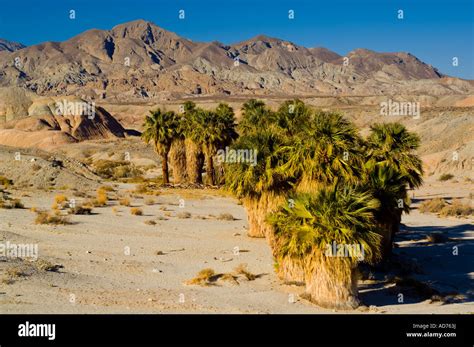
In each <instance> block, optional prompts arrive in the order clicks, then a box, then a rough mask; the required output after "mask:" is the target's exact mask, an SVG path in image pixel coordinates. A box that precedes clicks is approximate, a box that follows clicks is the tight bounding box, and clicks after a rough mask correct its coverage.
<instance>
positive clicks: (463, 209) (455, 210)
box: [439, 199, 474, 217]
mask: <svg viewBox="0 0 474 347" xmlns="http://www.w3.org/2000/svg"><path fill="white" fill-rule="evenodd" d="M473 214H474V208H472V207H471V205H470V204H469V203H467V204H465V203H463V202H462V200H460V199H455V200H453V202H452V203H451V204H450V205H446V206H445V207H443V209H442V210H441V211H440V213H439V215H440V216H442V217H467V216H471V215H473Z"/></svg>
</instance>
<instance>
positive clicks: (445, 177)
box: [439, 173, 454, 182]
mask: <svg viewBox="0 0 474 347" xmlns="http://www.w3.org/2000/svg"><path fill="white" fill-rule="evenodd" d="M452 178H454V175H452V174H450V173H445V174H442V175H441V176H439V180H440V181H441V182H444V181H449V180H450V179H452Z"/></svg>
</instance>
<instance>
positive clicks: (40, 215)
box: [35, 211, 71, 225]
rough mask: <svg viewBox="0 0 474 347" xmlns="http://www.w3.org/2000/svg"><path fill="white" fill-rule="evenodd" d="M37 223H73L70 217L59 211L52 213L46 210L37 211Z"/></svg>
mask: <svg viewBox="0 0 474 347" xmlns="http://www.w3.org/2000/svg"><path fill="white" fill-rule="evenodd" d="M35 224H52V225H67V224H71V222H70V220H69V218H67V217H66V216H61V215H59V214H57V213H53V214H52V213H50V212H46V211H38V212H36V219H35Z"/></svg>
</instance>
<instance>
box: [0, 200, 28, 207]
mask: <svg viewBox="0 0 474 347" xmlns="http://www.w3.org/2000/svg"><path fill="white" fill-rule="evenodd" d="M0 208H4V209H8V210H9V209H13V208H25V205H23V203H22V202H21V200H20V199H11V200H10V199H3V198H1V197H0Z"/></svg>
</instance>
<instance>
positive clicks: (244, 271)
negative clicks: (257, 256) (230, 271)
mask: <svg viewBox="0 0 474 347" xmlns="http://www.w3.org/2000/svg"><path fill="white" fill-rule="evenodd" d="M234 272H235V273H236V274H237V275H244V276H245V278H247V280H249V281H253V280H255V279H256V278H257V275H254V274H253V273H251V272H250V271H249V270H248V268H247V264H240V265H239V266H237V267H236V268H235V269H234Z"/></svg>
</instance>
